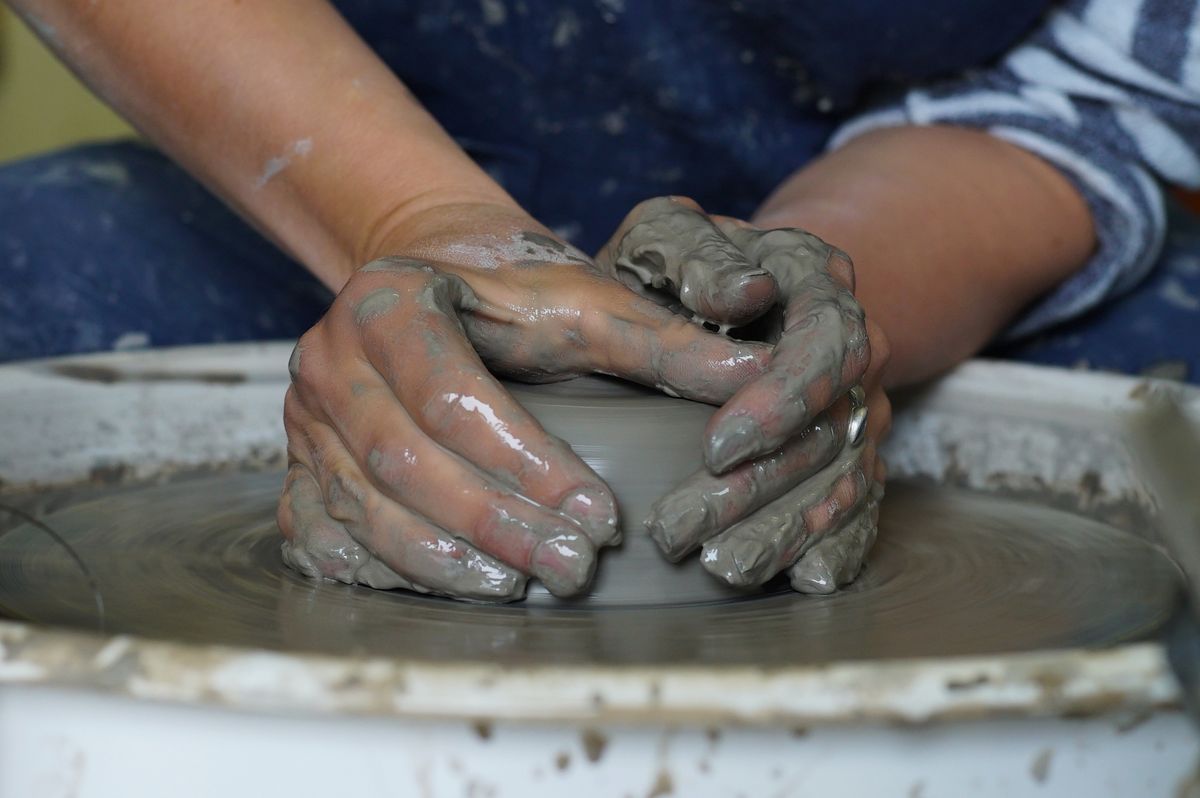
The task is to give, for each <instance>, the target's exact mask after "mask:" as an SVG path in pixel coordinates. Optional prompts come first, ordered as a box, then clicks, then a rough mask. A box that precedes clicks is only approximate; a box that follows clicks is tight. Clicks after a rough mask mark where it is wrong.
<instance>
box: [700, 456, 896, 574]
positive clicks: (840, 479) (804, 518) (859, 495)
mask: <svg viewBox="0 0 1200 798" xmlns="http://www.w3.org/2000/svg"><path fill="white" fill-rule="evenodd" d="M864 459H866V460H873V459H874V446H873V444H871V443H870V442H868V443H867V445H866V446H864V447H862V448H861V449H859V448H854V447H847V448H846V449H844V450H843V452H842V454H841V455H839V457H838V458H837V459H836V460H834V462H833V463H832V464H831V465H830V466H828V467H827V468H825V469H824V470H823V471H822V472H821V473H819V474H818V475H816V476H815V477H813V478H812V479H811V480H809V481H807V482H805V483H803V484H802V485H800V486H799V487H798V488H796V489H794V490H792V491H791V492H789V493H787V494H785V495H784V496H783V497H781V498H779V499H776V500H775V501H774V502H772V503H771V504H768V505H767V506H766V507H764V508H763V509H761V510H759V511H758V512H757V513H755V514H754V515H752V516H750V517H749V518H747V519H746V520H745V521H743V522H741V523H740V524H737V525H736V526H733V527H731V528H730V529H728V530H726V531H725V532H722V533H721V534H720V535H717V536H716V537H714V538H712V539H710V540H709V541H708V542H707V543H705V544H704V548H703V550H702V553H701V555H700V562H701V564H702V565H703V566H704V568H705V570H707V571H708V572H709V573H711V574H713V575H714V576H716V577H718V578H719V579H722V580H724V581H725V582H727V583H728V584H730V585H732V586H734V587H757V586H759V585H762V584H763V583H765V582H767V581H768V580H769V579H771V577H773V576H775V574H777V573H779V572H780V571H782V570H783V569H785V568H787V567H789V566H791V565H792V564H793V563H795V562H796V560H797V559H799V557H800V555H801V554H803V553H804V552H805V551H806V550H807V549H808V548H809V547H810V546H811V545H812V544H813V543H815V542H816V541H817V540H818V539H820V537H821V536H822V535H824V534H825V533H827V532H829V531H830V530H831V529H835V528H837V527H838V526H840V525H841V524H842V523H843V521H844V520H845V519H846V518H847V517H848V516H849V515H850V514H852V513H853V512H855V511H856V510H857V509H858V506H859V505H860V504H861V503H862V502H863V500H864V499H865V498H866V495H867V478H866V476H865V473H864V465H863V461H864ZM872 467H873V465H872Z"/></svg>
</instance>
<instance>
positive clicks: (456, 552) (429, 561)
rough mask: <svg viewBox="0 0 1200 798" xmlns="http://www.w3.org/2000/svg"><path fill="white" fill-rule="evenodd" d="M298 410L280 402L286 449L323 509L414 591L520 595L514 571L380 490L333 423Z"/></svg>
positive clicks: (521, 583) (479, 597)
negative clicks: (317, 490)
mask: <svg viewBox="0 0 1200 798" xmlns="http://www.w3.org/2000/svg"><path fill="white" fill-rule="evenodd" d="M303 416H304V410H303V407H302V406H301V405H300V403H299V402H298V401H292V402H285V405H284V421H285V424H286V425H287V426H288V436H289V452H290V453H291V454H292V455H293V456H294V457H296V459H297V460H298V461H299V462H300V463H301V465H303V466H305V467H306V468H307V469H308V470H309V471H310V472H311V473H312V474H314V475H315V476H316V478H317V481H318V483H319V484H320V486H321V495H322V496H323V497H324V504H325V511H326V513H327V514H328V515H329V516H330V518H333V519H334V520H335V521H338V522H340V523H341V524H342V526H343V527H345V529H346V531H347V532H348V533H350V536H351V537H353V538H354V539H355V540H356V541H358V542H359V543H361V544H362V545H363V546H365V547H366V548H367V549H368V550H369V551H370V552H371V553H372V554H374V555H375V556H376V557H378V558H379V559H380V560H382V561H383V562H384V563H386V564H387V565H388V567H389V568H391V569H392V570H394V571H395V572H396V573H397V574H399V575H400V576H401V577H402V578H404V579H406V580H408V581H409V583H411V585H412V588H413V589H414V590H418V591H421V592H434V593H441V594H444V595H448V596H455V597H457V598H463V599H468V600H474V601H511V600H513V599H516V598H520V597H521V596H523V595H524V592H525V578H524V577H523V576H522V575H521V574H520V573H519V572H517V571H516V570H514V569H512V568H510V567H508V566H507V565H504V564H503V563H502V562H500V561H499V560H496V559H495V558H493V557H490V556H488V555H487V554H484V553H482V552H480V551H478V550H477V549H475V548H474V547H473V546H470V545H469V544H467V543H464V542H463V541H461V540H458V539H457V538H455V537H454V536H453V535H451V534H449V533H448V532H446V531H445V530H443V529H440V528H439V527H437V526H435V525H433V524H431V523H429V522H428V521H426V520H425V519H423V518H421V517H420V516H418V515H416V514H415V513H413V512H411V511H409V510H407V509H405V508H404V507H401V506H400V505H398V504H396V503H395V502H393V501H391V500H390V499H388V498H387V497H385V496H383V495H381V494H380V493H379V492H378V491H376V490H375V489H374V488H373V487H372V486H371V485H370V483H369V482H368V481H367V479H366V477H365V476H364V475H363V473H362V472H361V471H360V470H359V468H358V465H357V464H356V463H355V462H354V459H353V458H352V457H351V456H350V454H349V453H348V452H347V451H346V449H345V447H344V446H342V443H341V441H340V440H338V438H337V436H336V435H335V434H334V432H333V430H331V429H329V428H328V427H327V426H325V425H324V424H319V423H315V422H313V421H312V420H311V419H304V421H305V423H304V425H303V426H299V425H298V424H297V423H296V422H297V420H299V419H303ZM293 438H296V439H300V440H302V441H303V444H302V445H301V444H299V443H297V444H292V443H291V440H292V439H293Z"/></svg>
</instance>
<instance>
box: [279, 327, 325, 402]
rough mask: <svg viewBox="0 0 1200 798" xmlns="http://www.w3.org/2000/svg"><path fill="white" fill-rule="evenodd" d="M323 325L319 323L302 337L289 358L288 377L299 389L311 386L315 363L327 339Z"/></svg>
mask: <svg viewBox="0 0 1200 798" xmlns="http://www.w3.org/2000/svg"><path fill="white" fill-rule="evenodd" d="M321 324H322V323H321V322H318V324H317V325H316V326H315V327H313V328H311V329H310V330H308V332H306V333H304V335H301V336H300V340H298V341H297V342H296V346H295V348H293V349H292V356H291V357H290V358H288V375H289V376H290V377H291V380H292V384H293V385H295V386H297V387H303V386H305V385H309V384H311V381H312V377H313V371H314V368H315V365H316V363H315V361H316V360H317V359H318V358H319V354H320V350H321V346H322V344H323V342H324V338H325V336H324V334H323V332H322V327H321Z"/></svg>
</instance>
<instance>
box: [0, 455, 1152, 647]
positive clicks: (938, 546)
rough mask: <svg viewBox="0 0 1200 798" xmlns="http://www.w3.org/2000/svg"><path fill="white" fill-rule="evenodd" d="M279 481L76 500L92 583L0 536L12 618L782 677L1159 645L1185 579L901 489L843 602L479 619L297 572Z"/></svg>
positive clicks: (995, 512)
mask: <svg viewBox="0 0 1200 798" xmlns="http://www.w3.org/2000/svg"><path fill="white" fill-rule="evenodd" d="M281 480H282V475H281V474H280V473H242V474H225V475H215V476H207V477H198V478H191V479H187V480H183V481H180V482H175V483H170V484H163V485H156V486H147V487H127V488H117V489H110V490H105V491H96V492H95V493H94V494H93V495H90V496H89V495H85V494H80V493H77V494H74V495H64V496H63V497H62V498H61V501H60V503H59V505H58V507H57V509H53V510H50V511H47V512H44V513H43V514H42V519H43V520H44V521H45V523H46V524H47V525H49V526H50V527H52V528H53V530H54V531H55V532H56V533H57V534H58V535H59V536H61V537H62V538H63V539H64V540H66V541H68V542H69V543H70V545H71V547H72V548H73V549H74V550H75V552H76V553H77V555H78V557H79V559H80V560H81V561H82V564H83V566H84V567H86V569H87V571H88V573H89V575H90V578H85V577H84V576H83V574H82V572H81V568H80V564H79V563H78V562H76V561H75V560H73V559H72V558H71V557H69V556H68V555H67V554H66V553H65V551H64V550H63V548H62V547H61V546H60V545H59V544H57V543H56V542H55V541H54V540H53V539H52V538H51V537H50V536H49V535H47V534H46V533H45V532H44V531H42V530H40V529H37V528H35V527H34V526H32V525H30V524H22V525H16V526H13V525H11V524H10V525H8V526H6V527H0V529H7V530H8V531H7V532H6V533H3V534H2V536H0V615H8V616H10V617H14V618H18V619H22V620H27V621H30V622H33V623H37V624H52V625H64V626H70V627H78V628H84V629H92V630H95V629H99V628H103V629H104V630H105V631H106V632H109V633H129V634H136V635H143V636H148V637H154V638H167V639H173V640H182V641H190V642H195V643H215V644H226V645H234V646H247V647H253V648H263V647H265V648H273V649H280V650H299V651H318V652H330V653H337V654H345V653H363V654H374V655H385V656H395V657H402V658H415V659H423V660H459V661H461V660H480V661H488V662H507V663H638V664H665V663H693V664H700V663H705V664H709V663H726V664H734V663H745V664H759V665H764V664H765V665H770V664H783V663H804V662H817V661H829V660H839V659H873V658H890V657H906V656H942V655H970V654H987V653H998V652H1007V651H1019V650H1032V649H1045V648H1060V647H1068V646H1103V645H1111V644H1115V643H1118V642H1121V641H1128V640H1132V639H1137V638H1142V637H1145V636H1147V635H1150V634H1151V633H1153V631H1154V630H1155V629H1156V628H1157V627H1158V626H1159V625H1160V624H1161V623H1162V622H1163V621H1164V620H1165V618H1166V617H1167V615H1168V614H1169V612H1170V610H1171V608H1172V606H1173V599H1174V595H1175V585H1176V571H1175V567H1174V565H1173V564H1172V563H1171V562H1170V561H1169V560H1168V559H1167V558H1166V557H1165V556H1164V555H1162V554H1160V553H1159V551H1158V550H1157V549H1155V548H1153V547H1152V546H1150V545H1149V544H1146V543H1144V542H1143V541H1141V540H1139V539H1136V538H1134V537H1132V536H1130V535H1128V534H1125V533H1123V532H1121V531H1119V530H1117V529H1115V528H1111V527H1108V526H1105V525H1103V524H1100V523H1096V522H1093V521H1088V520H1084V519H1082V518H1079V517H1076V516H1074V515H1071V514H1068V513H1065V512H1061V511H1058V510H1052V509H1047V508H1043V507H1039V506H1036V505H1031V504H1026V503H1022V502H1018V501H1015V500H1009V499H1000V498H995V497H988V496H983V495H977V494H972V493H967V492H963V491H958V490H954V489H947V488H935V487H924V486H914V485H905V484H903V483H900V484H893V485H891V486H890V487H889V495H888V497H887V499H886V501H885V503H884V505H883V511H882V517H881V521H880V535H879V542H878V544H877V545H876V547H875V549H874V551H873V553H872V555H871V557H870V561H869V564H868V567H867V569H866V570H865V572H864V573H863V574H862V576H861V577H860V578H859V580H858V581H857V582H856V583H855V584H854V585H853V586H852V587H850V588H849V589H847V590H845V591H843V592H842V593H839V594H837V595H833V596H826V597H814V596H801V595H797V594H793V593H791V592H788V591H787V590H786V589H779V588H776V589H773V590H768V591H767V592H765V593H762V594H759V595H756V596H749V597H736V598H728V599H723V600H716V601H713V600H708V601H680V602H677V603H671V602H668V601H657V602H655V603H652V604H643V605H636V604H626V605H615V606H614V605H607V606H606V605H592V604H588V603H581V604H574V605H572V604H549V603H544V602H539V601H538V600H536V598H534V599H531V600H530V601H527V602H523V603H517V604H513V605H506V606H472V605H465V604H460V603H456V602H453V601H450V600H446V599H440V598H433V597H425V596H417V595H413V594H409V593H404V592H399V591H376V590H371V589H369V588H361V587H352V586H346V585H341V584H337V583H332V582H316V581H311V580H309V579H307V578H305V577H302V576H299V575H297V574H295V573H293V572H292V571H290V570H288V569H287V568H285V567H284V566H283V564H282V562H281V559H280V552H279V538H278V532H277V530H276V528H275V522H274V512H275V501H276V497H277V495H278V490H279V487H280V484H281ZM43 506H45V505H43ZM679 567H682V568H695V569H699V566H698V564H697V563H696V562H695V561H694V560H691V561H687V562H685V563H683V564H682V565H681V566H679ZM90 583H94V584H95V585H96V587H97V588H98V591H99V593H100V597H101V599H102V603H103V618H102V619H101V618H99V617H98V609H97V601H96V598H95V595H94V593H93V591H92V589H91V587H90V586H89V585H90Z"/></svg>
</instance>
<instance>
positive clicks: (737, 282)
mask: <svg viewBox="0 0 1200 798" xmlns="http://www.w3.org/2000/svg"><path fill="white" fill-rule="evenodd" d="M597 260H599V261H600V262H601V264H602V266H603V267H604V268H606V269H609V270H610V271H612V272H616V273H618V274H619V273H621V272H624V273H626V274H631V275H633V276H634V277H635V278H636V279H637V281H638V282H640V283H642V284H643V285H645V286H648V287H650V288H653V289H656V290H660V291H666V292H668V293H670V294H673V295H675V296H676V297H678V299H679V301H680V303H681V304H682V305H683V306H684V307H686V308H687V309H688V310H690V311H692V313H694V314H695V315H696V316H697V317H698V318H699V319H700V320H701V321H705V322H712V323H714V324H716V325H718V326H719V327H721V328H722V329H728V328H730V327H738V326H741V325H744V324H746V323H747V322H750V321H752V320H754V319H756V318H758V317H759V316H761V315H762V314H763V313H764V312H765V311H766V310H767V309H768V308H770V307H771V306H772V305H773V304H774V303H775V299H776V295H777V293H778V287H777V286H776V284H775V278H774V277H772V276H771V274H770V272H768V271H767V270H766V269H763V268H762V267H760V266H757V265H754V264H752V263H751V262H750V261H749V260H748V259H747V258H746V256H745V255H744V254H743V253H742V251H741V250H740V249H739V248H738V247H737V246H736V245H734V243H733V242H732V241H730V240H729V238H727V237H726V236H725V234H724V233H722V232H721V231H720V230H719V229H718V228H717V226H716V225H715V224H714V223H713V222H712V220H710V219H709V217H708V216H707V215H705V214H704V212H703V211H702V210H701V209H700V206H698V205H697V204H696V203H695V202H693V201H691V200H689V199H686V198H684V197H657V198H655V199H651V200H646V201H645V202H642V203H640V204H638V205H637V207H635V208H634V209H633V210H632V211H631V212H630V213H629V215H628V216H627V217H625V220H624V221H623V222H622V223H621V225H620V227H618V228H617V232H616V234H615V235H614V236H613V238H612V240H610V241H609V243H608V244H607V245H605V247H604V249H603V250H601V252H600V255H599V256H597Z"/></svg>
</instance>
